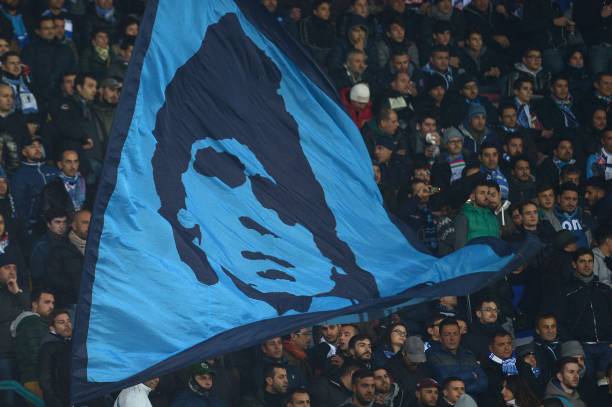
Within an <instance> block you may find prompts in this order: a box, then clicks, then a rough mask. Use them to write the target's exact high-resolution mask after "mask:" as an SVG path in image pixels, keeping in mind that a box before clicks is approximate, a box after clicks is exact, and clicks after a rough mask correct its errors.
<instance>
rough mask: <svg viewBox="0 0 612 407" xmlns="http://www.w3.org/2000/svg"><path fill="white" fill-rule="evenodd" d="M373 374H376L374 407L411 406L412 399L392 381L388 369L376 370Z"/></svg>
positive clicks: (380, 368)
mask: <svg viewBox="0 0 612 407" xmlns="http://www.w3.org/2000/svg"><path fill="white" fill-rule="evenodd" d="M372 373H374V404H373V405H374V406H393V407H408V406H409V402H410V398H409V397H408V396H407V395H406V394H404V391H403V390H402V389H401V388H400V386H399V385H398V384H397V383H394V382H392V381H391V377H389V371H388V370H387V369H386V368H384V367H377V368H374V370H373V372H372Z"/></svg>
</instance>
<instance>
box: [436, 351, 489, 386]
mask: <svg viewBox="0 0 612 407" xmlns="http://www.w3.org/2000/svg"><path fill="white" fill-rule="evenodd" d="M427 364H429V366H430V367H431V369H432V370H433V372H434V378H435V379H436V380H437V381H438V383H442V382H443V381H444V380H445V379H446V378H447V377H451V376H457V377H459V378H460V379H461V380H463V382H464V383H465V391H466V392H468V393H470V394H480V393H484V392H485V391H486V390H487V385H488V381H487V376H486V374H485V372H484V370H482V367H480V365H479V364H478V362H477V361H476V357H475V356H474V354H473V353H472V352H470V351H469V350H467V349H466V348H463V347H459V349H458V350H457V353H455V354H453V353H451V352H449V351H447V350H444V349H442V348H431V349H430V350H429V351H428V352H427Z"/></svg>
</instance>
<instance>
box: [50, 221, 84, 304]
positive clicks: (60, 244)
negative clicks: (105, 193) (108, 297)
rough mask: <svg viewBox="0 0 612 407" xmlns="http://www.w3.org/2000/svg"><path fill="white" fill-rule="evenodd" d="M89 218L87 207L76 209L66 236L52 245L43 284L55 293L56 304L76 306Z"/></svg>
mask: <svg viewBox="0 0 612 407" xmlns="http://www.w3.org/2000/svg"><path fill="white" fill-rule="evenodd" d="M90 220H91V212H89V211H88V210H85V209H84V210H81V211H79V212H77V213H76V214H75V215H74V219H73V220H72V225H71V230H70V232H69V233H68V239H59V240H57V241H56V244H55V245H54V246H52V250H51V255H50V257H49V263H48V265H47V274H46V276H45V277H44V278H43V284H44V285H45V286H47V287H49V288H51V289H52V290H53V292H54V293H55V301H56V304H57V306H58V307H69V308H74V307H75V306H76V303H77V300H78V295H79V289H80V287H81V270H82V268H83V255H84V253H85V244H86V243H87V242H86V239H87V233H88V231H89V222H90Z"/></svg>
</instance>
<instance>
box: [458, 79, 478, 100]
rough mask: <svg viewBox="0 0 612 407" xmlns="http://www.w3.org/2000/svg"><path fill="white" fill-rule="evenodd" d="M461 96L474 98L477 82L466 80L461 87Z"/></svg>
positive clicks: (476, 95) (475, 96) (476, 91)
mask: <svg viewBox="0 0 612 407" xmlns="http://www.w3.org/2000/svg"><path fill="white" fill-rule="evenodd" d="M461 94H462V95H463V97H465V98H466V99H469V100H474V99H476V98H477V97H478V84H477V83H476V82H468V83H466V84H465V85H464V86H463V88H462V89H461Z"/></svg>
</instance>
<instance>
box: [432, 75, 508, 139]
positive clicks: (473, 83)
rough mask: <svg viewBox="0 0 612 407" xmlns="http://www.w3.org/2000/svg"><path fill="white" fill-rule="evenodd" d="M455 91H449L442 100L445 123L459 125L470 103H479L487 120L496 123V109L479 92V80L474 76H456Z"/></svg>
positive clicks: (465, 116) (465, 115)
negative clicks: (456, 91) (446, 96)
mask: <svg viewBox="0 0 612 407" xmlns="http://www.w3.org/2000/svg"><path fill="white" fill-rule="evenodd" d="M457 90H458V94H457V93H452V92H451V93H449V95H448V96H449V97H448V98H447V99H446V100H445V101H444V102H445V106H443V109H442V110H443V112H444V116H445V117H446V121H445V124H446V125H452V126H455V127H456V126H459V125H461V124H462V123H463V121H464V119H465V118H467V116H468V113H469V108H470V106H472V104H476V105H481V106H483V107H484V109H485V113H486V116H487V120H489V121H490V122H491V123H493V124H497V121H498V120H497V110H496V109H495V106H493V104H492V103H491V101H490V100H489V99H488V98H487V97H486V96H483V95H481V94H480V87H479V82H478V80H477V79H476V77H474V76H471V75H468V74H463V75H459V77H458V78H457Z"/></svg>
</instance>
